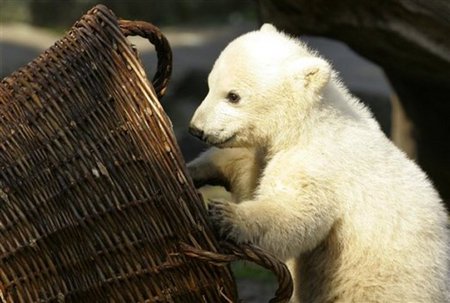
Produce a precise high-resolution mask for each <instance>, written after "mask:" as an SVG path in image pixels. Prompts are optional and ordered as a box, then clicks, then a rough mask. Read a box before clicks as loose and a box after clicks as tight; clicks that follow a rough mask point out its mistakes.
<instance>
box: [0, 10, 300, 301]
mask: <svg viewBox="0 0 450 303" xmlns="http://www.w3.org/2000/svg"><path fill="white" fill-rule="evenodd" d="M127 35H139V36H142V37H145V38H148V39H149V40H150V41H151V42H152V43H153V44H154V45H155V48H156V50H157V54H158V69H157V70H158V71H157V73H156V75H155V77H154V80H153V86H152V85H151V84H150V83H148V81H147V79H146V76H145V73H144V70H143V68H142V65H141V63H140V60H139V58H138V56H137V54H136V51H135V50H134V49H133V48H132V47H131V46H130V44H129V42H128V41H127V39H126V38H125V36H127ZM170 72H171V51H170V48H169V45H168V43H167V40H166V39H165V38H164V37H163V36H162V35H161V33H160V32H159V30H158V29H157V28H155V27H154V26H152V25H151V24H148V23H144V22H130V21H123V20H120V21H118V20H117V19H116V17H115V16H114V15H113V14H112V12H111V11H110V10H108V9H107V8H106V7H104V6H96V7H94V8H93V9H91V10H90V11H89V12H88V13H87V14H86V15H85V16H83V17H82V18H81V19H80V20H79V21H78V22H77V23H76V24H75V25H74V26H73V27H72V29H71V30H70V31H69V32H68V33H67V34H66V35H65V37H63V38H62V39H61V40H59V41H58V42H56V43H55V45H54V46H52V47H51V48H50V49H48V50H47V51H45V52H44V53H43V54H42V55H40V56H39V57H38V58H36V59H35V60H34V61H32V62H31V63H29V64H28V65H27V66H25V67H24V68H22V69H20V70H18V71H16V72H15V73H13V74H12V75H11V76H9V77H7V78H5V79H3V81H2V82H1V83H0V297H2V296H3V298H2V300H4V301H6V302H63V301H64V302H65V301H67V302H213V303H215V302H236V301H237V294H236V287H235V283H234V279H233V277H232V274H231V272H230V269H229V266H227V264H228V262H230V261H232V260H236V259H238V258H243V259H250V260H253V261H256V262H257V263H259V264H262V265H264V266H266V267H268V268H271V269H272V270H273V271H274V272H275V273H276V274H277V275H278V277H279V279H280V288H279V290H278V292H277V296H276V298H274V299H273V300H272V302H285V301H286V300H287V298H288V297H289V296H290V293H291V292H292V285H291V281H290V276H289V274H288V272H287V270H286V268H285V267H284V265H282V264H281V263H279V262H278V261H276V260H275V259H274V258H272V257H270V256H267V255H266V254H264V253H263V252H261V251H260V250H258V249H257V248H255V247H252V246H250V245H244V246H239V247H237V246H236V245H233V244H231V243H219V242H217V240H216V239H215V238H214V235H213V233H212V232H211V229H210V227H209V226H208V224H207V221H206V219H205V218H206V212H205V209H204V208H203V204H202V202H201V200H200V198H199V195H198V193H197V192H196V190H195V188H194V187H193V185H192V181H191V180H190V179H189V178H188V177H187V176H186V171H185V164H184V161H183V158H182V156H181V154H180V151H179V148H178V146H177V144H176V141H175V138H174V135H173V132H172V128H171V124H170V121H169V120H168V118H167V116H166V115H165V113H164V111H163V109H162V108H161V106H160V104H159V102H158V97H161V96H162V95H163V94H164V91H165V89H166V86H167V82H168V79H169V75H170Z"/></svg>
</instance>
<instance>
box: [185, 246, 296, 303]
mask: <svg viewBox="0 0 450 303" xmlns="http://www.w3.org/2000/svg"><path fill="white" fill-rule="evenodd" d="M220 248H221V251H222V252H223V253H216V252H211V251H205V250H202V249H199V248H196V247H193V246H191V245H189V244H186V243H181V250H182V251H183V253H184V254H185V255H186V256H189V257H192V258H195V259H198V260H201V261H205V262H209V263H211V264H214V265H219V266H220V265H226V264H228V263H230V262H233V261H238V260H246V261H251V262H254V263H256V264H258V265H260V266H262V267H264V268H267V269H269V270H270V271H272V272H273V273H274V274H275V276H276V277H277V279H278V289H277V291H276V292H275V297H274V298H272V299H271V300H270V301H269V303H286V302H288V301H289V299H290V298H291V296H292V292H293V284H292V277H291V274H290V273H289V270H288V269H287V267H286V265H285V264H284V263H282V262H281V261H279V260H278V259H276V258H275V257H274V256H272V255H270V254H268V253H267V252H264V251H262V250H261V249H260V248H258V247H256V246H254V245H252V244H239V245H237V244H234V243H231V242H228V241H226V242H225V241H224V242H220Z"/></svg>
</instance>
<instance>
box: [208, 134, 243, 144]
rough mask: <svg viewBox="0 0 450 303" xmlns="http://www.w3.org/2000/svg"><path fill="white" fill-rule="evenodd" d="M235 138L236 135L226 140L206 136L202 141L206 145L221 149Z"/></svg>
mask: <svg viewBox="0 0 450 303" xmlns="http://www.w3.org/2000/svg"><path fill="white" fill-rule="evenodd" d="M235 137H236V134H234V135H231V136H230V137H228V138H226V139H222V140H220V139H217V138H213V137H209V136H207V137H206V138H205V139H204V140H205V142H206V143H208V144H211V145H214V146H217V147H223V146H224V145H226V144H227V143H229V142H231V141H232V140H233V139H234V138H235Z"/></svg>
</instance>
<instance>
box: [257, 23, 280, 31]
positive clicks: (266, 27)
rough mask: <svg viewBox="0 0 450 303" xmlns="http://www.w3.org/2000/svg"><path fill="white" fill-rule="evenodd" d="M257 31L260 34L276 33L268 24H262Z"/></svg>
mask: <svg viewBox="0 0 450 303" xmlns="http://www.w3.org/2000/svg"><path fill="white" fill-rule="evenodd" d="M259 30H260V31H262V32H276V31H277V29H276V27H275V26H273V25H272V24H270V23H264V24H263V25H262V26H261V28H260V29H259Z"/></svg>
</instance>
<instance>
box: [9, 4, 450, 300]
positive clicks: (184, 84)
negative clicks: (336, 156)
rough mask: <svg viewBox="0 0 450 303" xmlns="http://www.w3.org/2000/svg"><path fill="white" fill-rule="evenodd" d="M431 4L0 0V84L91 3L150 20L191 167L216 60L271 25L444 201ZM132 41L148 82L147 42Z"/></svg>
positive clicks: (441, 65) (152, 61)
mask: <svg viewBox="0 0 450 303" xmlns="http://www.w3.org/2000/svg"><path fill="white" fill-rule="evenodd" d="M422 2H423V1H422ZM431 2H433V5H432V6H427V5H426V4H420V1H417V0H410V1H408V0H397V1H392V2H391V4H390V5H386V6H384V7H383V6H382V5H373V2H372V4H371V2H370V1H352V0H345V1H340V3H339V4H336V3H334V2H333V1H327V0H320V1H319V0H311V1H304V0H279V1H276V0H260V1H256V0H253V1H252V0H146V1H144V0H141V1H138V0H131V1H125V0H104V1H100V0H97V1H94V0H64V1H62V0H0V78H3V77H5V76H7V75H9V74H10V73H12V72H13V71H14V70H16V69H18V68H20V67H21V66H23V65H25V64H26V63H27V62H29V61H31V60H32V59H33V58H35V57H36V56H37V55H38V54H39V53H41V52H42V51H43V50H45V49H46V48H48V47H50V46H51V45H52V44H53V43H54V42H55V41H56V40H58V39H59V38H61V37H62V36H63V35H64V33H65V31H67V30H68V29H69V28H70V27H71V25H72V24H73V23H74V22H75V21H76V20H77V19H78V18H79V17H80V16H81V15H82V14H84V13H85V12H86V11H87V10H88V9H90V8H91V7H93V6H94V5H96V4H99V3H103V4H105V5H107V6H108V7H109V8H110V9H112V10H113V11H114V13H115V14H116V15H117V16H118V17H121V18H123V19H130V20H143V21H148V22H152V23H154V24H155V25H157V26H158V27H160V28H161V29H162V31H163V33H164V34H165V35H166V36H167V38H168V40H169V42H170V43H171V46H172V49H173V56H174V64H173V76H172V80H171V83H170V85H169V89H168V92H167V95H166V96H165V97H164V98H163V100H162V104H163V106H164V109H165V110H166V112H167V113H168V115H169V117H170V118H171V120H172V122H173V125H174V131H175V134H176V136H177V139H178V142H179V144H180V146H181V149H182V151H183V154H184V156H185V159H186V161H189V160H191V159H192V158H193V157H195V156H196V155H197V154H198V153H199V152H200V151H202V150H204V149H205V148H206V147H205V146H204V145H203V144H202V143H200V142H199V141H198V140H196V139H194V138H192V137H191V136H190V135H188V133H187V127H188V123H189V120H190V118H191V116H192V114H193V112H194V110H195V108H196V107H197V106H198V105H199V104H200V102H201V101H202V99H203V98H204V96H205V95H206V93H207V83H206V79H207V75H208V73H209V71H210V69H211V67H212V65H213V63H214V61H215V59H216V58H217V56H218V55H219V53H220V51H221V50H222V49H223V48H224V47H225V46H226V45H227V44H228V43H229V42H230V41H231V40H232V39H233V38H235V37H237V36H239V35H240V34H242V33H245V32H248V31H251V30H255V29H257V28H259V26H260V25H261V24H262V22H267V21H269V22H272V23H274V24H275V25H277V26H278V27H279V28H282V29H283V30H286V31H288V32H289V33H291V34H293V35H296V36H300V37H301V38H302V39H303V40H305V41H306V42H307V43H308V44H309V45H310V46H311V47H312V48H314V49H317V50H318V51H319V52H320V53H321V54H322V55H323V56H324V57H325V58H326V59H328V60H329V61H330V62H331V63H332V64H333V65H334V67H335V69H336V70H337V71H339V73H340V75H341V77H342V79H343V81H344V83H345V84H346V85H347V86H348V87H349V88H350V90H351V91H352V92H353V93H354V94H356V95H357V96H358V97H360V98H361V100H362V101H363V102H365V103H366V104H367V105H368V106H369V107H370V108H371V109H372V111H373V112H374V114H375V117H376V118H377V120H378V121H379V122H380V124H381V126H382V128H383V131H384V132H385V133H386V135H387V136H390V137H391V138H392V139H393V140H394V142H395V143H396V144H397V145H398V146H399V147H400V148H402V149H403V150H404V151H405V152H406V153H407V154H408V155H409V156H410V157H411V158H412V159H416V160H417V161H418V162H419V164H420V165H422V167H423V168H424V169H425V170H426V171H427V172H428V174H429V175H430V177H431V179H432V180H433V182H434V183H435V184H436V186H437V187H438V189H439V191H440V192H441V195H442V196H443V197H444V200H446V201H448V198H449V196H450V148H449V146H450V145H449V144H450V143H449V142H450V140H449V139H450V138H449V133H450V128H449V126H448V125H449V123H447V122H446V121H448V119H449V118H450V108H449V102H448V96H449V95H450V94H448V90H449V88H450V83H449V79H450V77H449V71H450V68H449V66H450V63H449V62H450V52H449V49H450V47H449V45H448V44H449V39H448V33H449V32H450V21H448V20H450V19H448V15H449V14H446V13H445V12H450V6H449V5H448V4H446V2H444V1H440V0H436V1H431ZM397 4H398V5H397ZM395 5H397V6H395ZM440 5H441V6H440ZM446 20H447V21H446ZM441 33H443V34H441ZM445 35H447V37H446V36H445ZM330 37H331V38H334V39H329V38H330ZM430 37H431V38H430ZM416 38H417V39H416ZM132 42H133V43H134V44H135V45H136V46H137V49H138V51H139V53H140V56H141V59H142V61H143V63H144V66H145V68H146V71H147V75H148V77H149V78H152V77H153V74H154V72H155V67H156V58H155V53H154V51H153V48H152V46H151V45H150V44H149V43H148V42H147V41H145V40H142V39H132ZM349 46H350V47H351V48H350V47H349ZM352 49H353V50H352ZM354 50H356V52H355V51H354ZM361 54H362V55H363V56H364V57H363V56H362V55H361ZM365 58H370V60H371V61H369V60H368V59H365ZM373 62H378V64H380V66H379V65H377V64H375V63H373ZM385 73H386V74H387V76H386V74H385ZM388 78H389V80H390V81H388ZM390 83H392V85H391V84H390ZM424 83H425V84H424ZM397 95H398V96H399V97H397ZM235 272H236V274H237V277H238V282H239V287H240V292H241V297H242V298H243V299H245V300H246V302H264V301H267V299H268V298H270V296H271V295H272V294H273V291H274V287H275V285H274V280H273V278H272V277H271V276H270V274H268V273H267V272H265V271H262V270H260V269H257V268H255V267H253V266H250V265H243V264H238V265H236V266H235Z"/></svg>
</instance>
